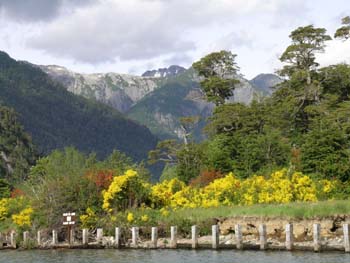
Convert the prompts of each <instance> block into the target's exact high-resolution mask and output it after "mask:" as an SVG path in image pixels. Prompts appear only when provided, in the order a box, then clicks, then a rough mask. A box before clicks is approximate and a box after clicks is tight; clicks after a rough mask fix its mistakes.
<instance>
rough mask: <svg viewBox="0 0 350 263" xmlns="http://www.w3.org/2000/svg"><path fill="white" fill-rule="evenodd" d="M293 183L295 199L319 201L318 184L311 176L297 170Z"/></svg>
mask: <svg viewBox="0 0 350 263" xmlns="http://www.w3.org/2000/svg"><path fill="white" fill-rule="evenodd" d="M292 184H293V194H294V199H295V201H317V193H316V184H315V183H314V182H313V181H312V180H311V178H310V177H308V176H306V175H303V174H302V173H299V172H296V173H294V174H293V176H292Z"/></svg>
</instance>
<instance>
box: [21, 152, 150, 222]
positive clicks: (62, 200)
mask: <svg viewBox="0 0 350 263" xmlns="http://www.w3.org/2000/svg"><path fill="white" fill-rule="evenodd" d="M130 168H133V169H135V170H137V171H138V172H139V177H140V178H146V179H147V180H148V179H149V172H148V171H147V170H145V168H144V166H143V164H142V163H141V164H134V163H132V162H131V159H130V158H128V157H126V156H125V155H124V154H123V153H120V152H118V151H114V152H113V153H112V154H111V155H110V156H109V157H108V158H106V159H105V160H103V161H97V160H96V158H95V156H94V155H90V156H87V155H84V154H83V153H80V152H79V151H77V150H76V149H74V148H66V149H65V150H64V151H59V150H56V151H53V152H52V153H51V154H50V155H48V156H47V157H44V158H41V159H39V160H38V162H37V164H36V165H35V166H34V167H33V168H32V169H31V171H30V176H29V180H28V181H27V182H26V183H25V185H24V189H25V192H26V193H27V194H28V197H30V199H31V202H32V204H33V208H34V210H35V211H37V212H38V216H37V220H38V221H40V224H43V225H49V226H58V225H60V223H61V222H60V220H61V217H62V213H64V212H69V211H71V212H73V211H74V212H76V213H78V214H84V213H85V211H86V210H87V208H90V209H92V210H93V211H94V212H96V213H101V211H102V202H103V198H102V191H103V190H105V189H104V187H106V186H107V187H108V185H109V184H110V183H111V181H112V177H113V176H118V175H122V174H123V173H124V172H125V171H126V170H127V169H130ZM105 171H107V173H106V172H105ZM108 171H111V177H110V178H109V172H108ZM101 176H102V177H101ZM135 189H136V188H135Z"/></svg>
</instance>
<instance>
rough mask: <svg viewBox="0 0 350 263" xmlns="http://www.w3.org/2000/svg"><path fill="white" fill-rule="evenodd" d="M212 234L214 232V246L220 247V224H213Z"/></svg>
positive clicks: (214, 247) (215, 247)
mask: <svg viewBox="0 0 350 263" xmlns="http://www.w3.org/2000/svg"><path fill="white" fill-rule="evenodd" d="M211 234H212V248H213V249H218V248H219V239H220V231H219V226H218V225H213V226H211Z"/></svg>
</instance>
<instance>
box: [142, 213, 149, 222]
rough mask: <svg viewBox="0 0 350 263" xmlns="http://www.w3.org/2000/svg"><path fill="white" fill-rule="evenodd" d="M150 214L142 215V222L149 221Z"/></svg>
mask: <svg viewBox="0 0 350 263" xmlns="http://www.w3.org/2000/svg"><path fill="white" fill-rule="evenodd" d="M148 219H149V218H148V215H143V216H141V221H142V222H147V221H148Z"/></svg>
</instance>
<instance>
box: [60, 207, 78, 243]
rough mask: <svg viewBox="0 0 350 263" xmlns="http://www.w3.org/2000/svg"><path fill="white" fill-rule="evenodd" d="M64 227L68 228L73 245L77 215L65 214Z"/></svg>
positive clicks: (69, 238)
mask: <svg viewBox="0 0 350 263" xmlns="http://www.w3.org/2000/svg"><path fill="white" fill-rule="evenodd" d="M63 225H64V226H67V236H68V242H69V244H73V231H72V230H73V226H74V225H75V213H70V212H69V213H63Z"/></svg>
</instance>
